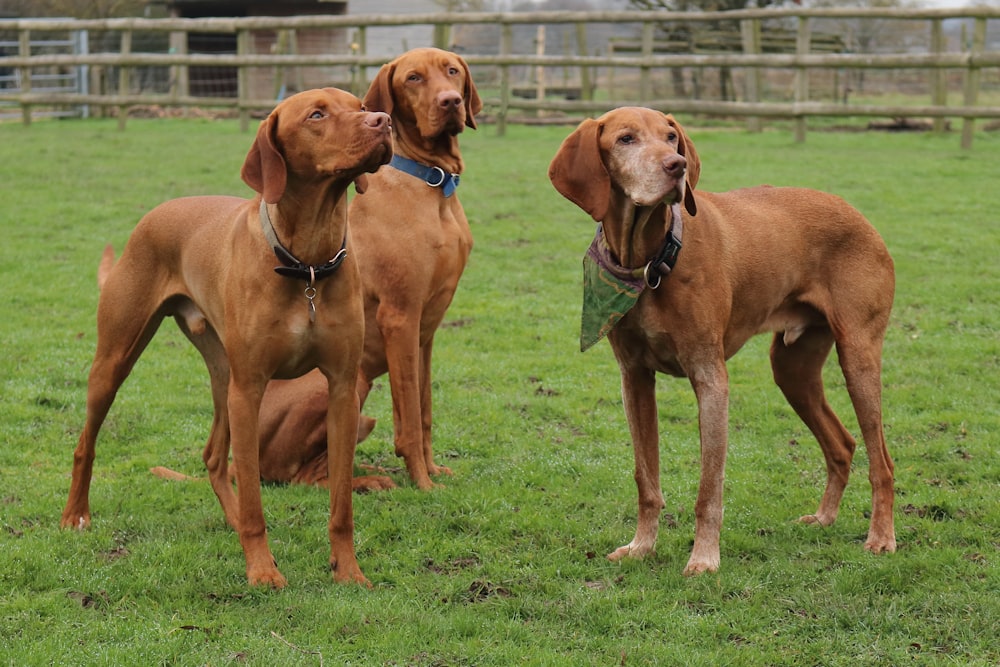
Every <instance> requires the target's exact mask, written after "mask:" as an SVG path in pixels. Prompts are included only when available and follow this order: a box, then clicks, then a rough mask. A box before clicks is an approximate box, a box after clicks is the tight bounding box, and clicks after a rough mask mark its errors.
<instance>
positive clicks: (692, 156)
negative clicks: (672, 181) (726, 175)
mask: <svg viewBox="0 0 1000 667" xmlns="http://www.w3.org/2000/svg"><path fill="white" fill-rule="evenodd" d="M667 122H668V123H670V124H671V125H673V126H674V127H675V128H677V134H678V135H679V139H678V142H677V152H678V153H680V154H681V155H683V156H684V159H685V160H686V161H687V172H686V174H685V176H684V180H686V181H687V185H686V186H685V188H684V208H686V209H687V212H688V213H690V214H691V215H696V214H697V213H698V207H697V205H696V204H695V201H694V186H696V185H698V177H699V176H701V159H700V158H699V157H698V151H696V150H695V149H694V142H692V141H691V140H690V139H688V136H687V132H685V131H684V128H683V127H682V126H681V124H680V123H678V122H677V119H676V118H674V117H673V116H672V115H670V114H667Z"/></svg>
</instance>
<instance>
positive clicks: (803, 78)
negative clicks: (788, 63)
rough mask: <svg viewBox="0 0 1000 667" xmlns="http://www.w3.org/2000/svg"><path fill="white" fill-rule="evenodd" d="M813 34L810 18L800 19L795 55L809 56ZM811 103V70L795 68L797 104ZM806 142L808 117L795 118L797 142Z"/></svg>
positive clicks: (803, 17) (802, 17)
mask: <svg viewBox="0 0 1000 667" xmlns="http://www.w3.org/2000/svg"><path fill="white" fill-rule="evenodd" d="M811 39H812V33H811V29H810V25H809V17H808V16H800V17H799V30H798V34H797V35H796V36H795V54H796V55H798V56H805V55H808V54H809V42H810V40H811ZM808 101H809V70H808V69H806V68H805V67H796V68H795V104H796V105H799V104H805V103H806V102H808ZM805 140H806V117H805V116H803V115H796V116H795V142H796V143H799V144H801V143H804V142H805Z"/></svg>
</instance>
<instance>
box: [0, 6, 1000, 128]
mask: <svg viewBox="0 0 1000 667" xmlns="http://www.w3.org/2000/svg"><path fill="white" fill-rule="evenodd" d="M820 19H838V20H860V21H873V20H907V21H925V22H927V24H928V27H929V30H930V40H929V43H930V47H929V49H928V51H927V52H912V53H911V52H906V53H856V52H853V53H852V52H842V53H829V52H826V50H827V49H829V48H831V47H830V46H829V43H830V42H829V40H826V42H825V44H826V46H824V52H823V53H811V52H810V45H812V44H816V43H817V39H816V37H817V36H816V35H814V34H813V26H814V25H815V22H816V21H817V20H820ZM948 19H966V20H968V21H970V22H971V25H972V30H971V37H970V38H968V39H966V40H964V43H963V44H961V45H960V50H958V51H948V50H946V48H945V47H944V42H945V40H944V39H943V37H942V34H943V31H942V26H943V22H944V21H946V20H948ZM990 20H993V21H1000V8H989V7H974V8H967V9H961V10H955V9H936V10H908V9H907V10H899V9H850V8H843V9H841V8H837V9H808V10H807V9H766V10H760V9H755V10H739V11H730V12H684V13H677V12H648V11H619V12H525V13H457V14H422V15H393V16H362V15H327V16H296V17H282V18H277V17H248V18H232V19H223V18H210V19H140V18H126V19H108V20H38V19H21V20H0V35H2V34H9V35H16V36H17V43H18V45H19V48H18V53H17V55H10V56H7V57H0V68H2V69H5V70H9V71H16V72H18V74H19V80H20V81H22V82H24V83H25V85H22V86H21V87H20V88H19V89H17V90H13V91H11V90H8V89H3V88H0V104H6V105H8V106H10V105H13V106H14V107H15V108H17V107H19V108H20V109H21V110H22V114H21V116H22V118H23V121H24V122H25V123H30V122H31V110H32V108H33V107H39V106H46V105H66V106H69V105H92V106H96V107H114V108H117V109H118V112H119V122H120V123H124V122H125V118H126V117H127V113H126V112H127V108H128V107H130V106H135V105H160V106H164V107H170V106H174V107H199V106H203V107H226V108H232V109H236V110H238V111H239V113H240V116H241V118H242V119H243V123H244V126H248V124H249V118H250V112H252V111H255V110H265V109H269V108H271V107H273V105H274V104H275V99H274V97H260V96H256V97H255V96H254V95H252V94H251V91H250V90H249V88H250V87H249V86H248V85H247V72H248V71H249V69H250V68H296V67H344V68H347V69H349V70H350V71H351V72H352V73H353V74H352V80H351V81H350V82H348V83H349V86H350V87H351V88H352V89H354V90H355V92H356V93H357V92H361V91H363V90H364V88H365V87H366V85H367V81H366V80H365V79H366V71H367V70H368V68H372V67H376V66H378V65H381V64H382V63H383V62H384V61H385V60H386V58H385V57H384V56H375V55H368V54H367V48H366V35H367V34H368V31H369V30H373V29H377V28H380V27H390V26H410V25H423V26H426V25H431V26H435V28H436V29H435V31H434V32H435V35H437V36H438V39H439V40H440V41H442V42H444V43H440V44H436V45H437V46H441V47H443V48H448V47H449V46H450V44H448V43H447V40H448V35H449V34H450V31H451V30H452V28H454V27H455V26H470V25H478V26H498V27H499V44H498V45H497V48H496V49H493V50H495V51H497V52H495V53H471V52H465V51H464V52H463V53H462V55H463V56H464V57H465V59H466V60H467V61H468V62H469V64H470V65H472V66H474V67H477V68H480V70H484V69H488V70H490V71H491V73H492V75H493V76H492V78H493V80H495V81H497V82H498V85H497V86H493V87H491V88H490V90H489V93H488V94H486V95H485V99H484V102H485V104H486V105H487V108H488V109H489V110H490V112H491V113H493V114H495V116H496V119H497V125H498V131H499V132H501V133H502V132H503V131H504V130H505V127H506V123H507V122H508V120H509V119H510V118H512V116H513V114H512V110H520V111H521V112H529V113H536V114H541V113H563V114H571V115H573V114H576V115H580V114H592V113H600V112H603V111H606V110H607V109H610V108H613V107H616V106H622V105H627V104H636V105H644V106H650V107H654V108H660V109H663V110H665V111H668V110H669V111H677V112H683V113H697V114H699V115H707V116H728V117H732V116H735V117H743V118H746V119H747V125H748V127H750V128H751V129H759V127H760V119H762V118H786V119H792V120H793V121H794V123H795V131H796V137H797V139H799V140H804V139H805V130H806V120H807V119H808V118H809V117H816V116H832V117H847V116H860V117H888V118H898V117H914V116H919V117H928V118H932V119H936V121H937V122H936V123H935V126H936V127H937V128H938V129H941V128H943V120H944V119H945V118H959V119H962V145H963V147H970V146H971V143H972V136H973V130H974V127H975V125H974V124H975V122H976V121H977V120H979V119H998V118H1000V107H997V106H987V105H982V104H979V103H978V100H979V90H980V86H981V82H982V70H983V69H987V70H991V69H993V68H998V67H1000V51H998V50H991V49H990V48H988V43H987V39H986V37H987V22H988V21H990ZM720 21H726V22H732V23H733V24H735V25H739V33H738V40H739V41H740V42H741V44H742V49H741V50H739V51H735V52H727V53H685V52H670V53H661V52H657V48H658V47H657V44H658V42H657V41H656V40H654V33H655V31H656V30H657V29H658V28H659V27H662V26H689V25H697V24H715V25H718V24H719V22H720ZM775 22H780V23H782V25H784V26H788V27H787V28H786V32H788V33H790V34H791V39H790V40H789V38H787V37H783V38H782V39H783V40H784V42H786V43H789V44H793V45H794V52H789V53H771V52H768V53H765V52H763V48H762V46H761V44H762V40H761V33H762V31H766V30H768V29H769V28H768V27H767V26H773V25H775ZM603 24H635V27H636V29H637V34H639V35H641V39H639V40H632V43H633V44H634V45H635V46H634V47H633V48H634V50H635V51H636V52H635V54H634V55H621V54H619V53H616V52H610V53H608V54H606V55H592V54H590V53H589V52H588V49H587V46H586V35H587V29H588V27H591V28H593V27H596V26H598V25H603ZM546 25H572V26H575V29H576V33H575V34H576V42H577V47H576V53H565V54H563V55H552V54H546V53H545V52H544V48H541V49H536V50H535V52H532V53H515V52H514V50H513V46H512V44H513V39H512V30H513V28H514V26H546ZM317 29H319V30H324V29H327V30H331V29H340V30H353V31H355V33H356V39H355V40H354V42H355V43H354V44H352V45H351V46H352V48H351V49H345V50H343V51H342V52H329V53H320V54H305V53H294V52H292V53H283V52H268V53H254V52H253V50H252V48H251V47H250V46H249V44H251V40H250V36H251V35H252V34H255V33H260V32H270V33H277V32H279V31H292V33H295V32H296V31H307V30H317ZM58 31H63V32H65V31H94V32H99V33H105V34H116V35H118V37H119V39H118V40H117V44H118V49H117V51H104V52H88V53H81V54H54V53H32V49H31V46H30V44H31V39H32V38H34V37H36V36H38V35H46V34H50V33H53V32H58ZM140 33H154V34H159V35H162V36H163V38H166V39H169V44H170V47H171V48H170V49H169V50H166V51H164V52H142V51H139V50H136V49H135V40H134V39H133V37H134V35H136V34H140ZM202 33H215V34H219V33H222V34H231V35H236V36H237V40H236V44H237V47H236V52H235V53H219V54H206V53H187V49H186V48H184V44H186V41H187V36H188V35H192V34H202ZM542 35H543V32H542V31H540V32H539V37H540V38H541V36H542ZM821 37H822V36H821ZM537 41H538V40H536V42H537ZM778 41H781V40H778ZM292 42H293V43H294V40H292ZM773 42H774V40H772V43H773ZM659 43H661V44H662V43H664V42H659ZM567 50H568V49H567ZM206 66H216V67H230V68H235V70H236V72H237V73H238V76H237V82H238V85H237V91H236V95H235V96H234V97H215V96H198V95H192V94H190V91H189V90H187V89H186V87H185V85H178V82H180V83H181V84H183V83H184V82H186V81H187V72H188V70H189V68H193V67H206ZM80 67H83V68H108V69H112V68H117V71H118V83H119V85H118V90H117V92H114V93H111V94H98V93H91V92H86V91H80V92H73V93H66V92H51V91H42V90H37V91H33V90H32V89H31V85H30V82H31V78H32V71H33V70H38V69H40V68H80ZM148 67H161V68H170V70H171V72H172V75H171V80H172V82H173V83H172V84H171V87H170V90H169V92H144V91H140V92H131V91H130V88H129V81H130V78H129V73H130V71H133V70H135V69H136V68H148ZM515 68H518V69H519V70H527V71H531V72H537V73H538V74H537V77H538V79H537V81H535V83H534V84H533V86H532V87H531V88H530V89H529V92H530V93H531V94H529V96H528V97H522V96H520V95H521V92H519V91H518V90H516V89H517V84H516V83H514V81H513V76H512V71H513V70H514V69H515ZM546 68H550V69H551V68H561V69H562V70H563V71H568V70H572V71H573V72H574V73H575V74H573V80H574V82H575V83H574V86H570V87H573V88H576V89H578V90H579V91H580V92H579V95H578V96H577V97H578V99H553V98H552V97H549V96H546V86H545V84H544V78H543V77H544V71H545V70H546ZM680 68H691V69H693V70H698V71H701V70H706V69H712V68H715V69H720V70H721V69H727V68H728V69H736V70H740V71H741V72H744V73H745V74H744V77H743V79H744V80H743V86H742V90H741V91H740V92H741V94H742V98H743V99H742V100H741V101H730V100H724V99H720V100H712V99H697V98H695V99H691V98H682V97H671V98H670V99H660V98H658V97H657V95H656V94H655V91H654V88H653V86H652V85H651V77H652V76H653V75H654V73H656V72H660V71H668V70H678V69H680ZM598 70H605V71H610V72H614V73H616V74H617V73H618V72H620V71H627V72H631V73H633V74H632V77H633V79H634V85H630V86H629V87H628V93H627V94H626V96H625V97H621V98H619V97H616V96H614V95H611V94H608V95H606V96H603V97H602V96H597V95H594V94H593V93H594V85H593V84H592V77H593V76H594V73H595V72H597V71H598ZM775 70H792V71H794V72H795V82H794V93H793V99H791V100H786V101H778V102H775V101H765V100H764V99H762V98H763V95H762V92H761V91H762V90H763V88H764V86H763V85H762V77H763V76H764V75H765V74H766V73H767V72H769V71H775ZM824 70H826V71H833V72H838V73H839V72H842V71H866V70H921V71H923V72H924V76H926V80H927V81H928V82H929V84H930V85H929V88H930V94H929V96H928V104H926V105H900V104H887V105H875V104H845V103H836V102H821V101H817V100H815V99H810V91H809V73H810V72H813V71H824ZM949 72H959V73H960V74H961V77H962V91H961V92H962V102H961V104H960V105H959V106H948V105H947V104H946V103H945V102H946V100H947V89H946V87H945V86H946V76H945V75H946V74H948V73H949ZM610 78H617V76H615V77H611V76H609V79H610ZM576 82H578V83H576ZM570 87H566V88H570ZM555 88H557V86H553V89H555ZM494 89H495V90H494ZM522 89H523V87H522Z"/></svg>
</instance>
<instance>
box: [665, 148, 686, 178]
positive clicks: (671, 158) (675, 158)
mask: <svg viewBox="0 0 1000 667" xmlns="http://www.w3.org/2000/svg"><path fill="white" fill-rule="evenodd" d="M662 166H663V171H664V172H666V174H667V176H670V177H671V178H676V179H680V178H683V177H684V172H685V171H686V170H687V160H685V159H684V156H683V155H679V154H677V153H674V154H672V155H668V156H667V157H665V158H663V162H662Z"/></svg>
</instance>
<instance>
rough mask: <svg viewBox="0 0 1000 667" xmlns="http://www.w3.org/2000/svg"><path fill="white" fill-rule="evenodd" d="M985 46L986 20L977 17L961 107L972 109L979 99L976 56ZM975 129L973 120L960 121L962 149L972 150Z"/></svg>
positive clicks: (978, 73) (978, 75) (978, 72)
mask: <svg viewBox="0 0 1000 667" xmlns="http://www.w3.org/2000/svg"><path fill="white" fill-rule="evenodd" d="M985 46H986V19H985V18H982V17H979V18H977V19H976V25H975V27H974V28H973V29H972V49H971V51H970V53H969V56H970V57H969V69H967V70H966V72H965V91H964V95H963V106H966V107H974V106H976V101H977V100H978V99H979V80H980V78H981V75H982V70H981V69H980V67H979V65H977V64H976V56H978V55H980V54H981V53H982V52H983V48H984V47H985ZM975 129H976V119H975V118H968V117H966V118H963V119H962V148H963V149H969V148H972V133H973V132H974V131H975Z"/></svg>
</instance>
